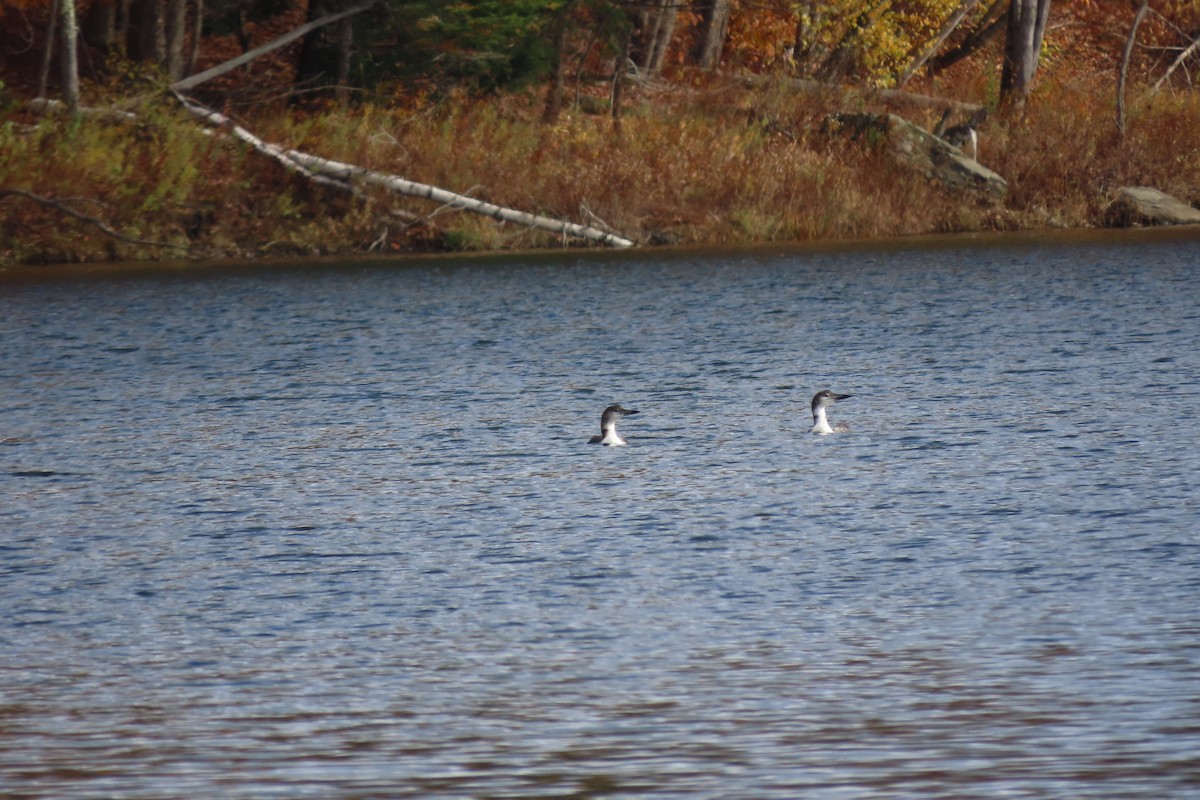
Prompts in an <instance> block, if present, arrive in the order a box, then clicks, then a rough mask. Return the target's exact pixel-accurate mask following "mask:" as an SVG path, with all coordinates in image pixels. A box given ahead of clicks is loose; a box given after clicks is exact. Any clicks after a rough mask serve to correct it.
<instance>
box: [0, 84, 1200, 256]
mask: <svg viewBox="0 0 1200 800" xmlns="http://www.w3.org/2000/svg"><path fill="white" fill-rule="evenodd" d="M1112 92H1113V89H1112V80H1111V76H1108V75H1102V76H1097V77H1095V78H1090V79H1086V78H1085V79H1075V80H1072V81H1070V82H1061V83H1053V82H1051V83H1048V84H1046V85H1043V86H1041V87H1039V90H1038V92H1037V93H1036V94H1035V95H1034V97H1033V99H1032V101H1031V102H1030V104H1029V106H1028V107H1027V108H1026V110H1025V114H1024V115H1023V116H1022V117H1020V118H1011V117H1010V118H1006V117H1003V116H1001V117H994V118H993V119H992V120H991V121H989V122H988V124H987V126H986V127H985V128H984V129H983V130H982V140H981V146H980V161H981V162H983V163H984V164H985V165H987V166H988V167H989V168H991V169H993V170H995V171H996V172H998V173H999V174H1001V175H1002V176H1004V177H1005V178H1006V179H1007V180H1008V181H1009V196H1008V198H1007V199H1006V200H1005V201H1004V202H1003V203H1002V204H999V205H997V204H992V203H988V202H986V201H984V200H982V199H979V198H976V197H973V196H971V195H963V194H958V193H954V192H951V191H949V190H946V189H945V188H943V187H941V186H939V185H936V184H932V183H929V182H928V181H927V180H926V179H925V178H924V177H922V176H921V175H919V174H917V173H915V172H912V171H910V170H908V169H906V168H903V167H899V166H895V165H893V164H892V163H891V162H890V161H889V160H888V159H887V157H886V156H885V155H884V154H882V153H879V152H876V151H874V150H872V149H871V148H869V147H866V148H864V146H862V145H861V144H858V143H853V142H849V141H846V140H844V139H841V138H830V137H829V136H826V135H825V134H823V133H822V132H821V121H822V120H823V119H824V117H825V116H826V115H827V114H828V113H830V112H833V111H840V110H846V109H845V107H844V106H843V105H840V104H838V103H837V102H835V101H833V100H832V99H829V98H826V99H814V98H813V97H812V96H811V95H797V94H794V93H791V92H788V91H786V90H785V89H784V88H783V87H782V86H781V85H780V86H771V85H767V86H764V87H761V88H758V89H754V90H747V89H745V88H744V87H741V86H738V85H735V84H732V83H719V82H718V83H709V84H706V85H704V86H702V87H681V86H674V87H665V88H661V89H658V90H655V91H651V90H642V91H641V92H639V93H636V94H635V95H634V96H633V97H632V98H631V99H630V101H629V104H628V106H627V108H626V111H625V114H624V116H623V120H622V123H621V125H620V128H619V130H615V129H614V126H613V123H612V120H611V119H610V118H609V117H608V116H606V115H604V114H592V113H585V112H584V111H582V110H579V109H574V110H568V111H567V112H565V113H564V114H563V116H562V117H561V118H560V120H559V121H558V122H557V123H555V124H553V125H546V124H543V123H541V122H540V115H541V112H542V106H541V99H540V96H538V95H536V94H510V95H504V96H498V97H492V98H489V99H486V100H478V99H469V98H466V97H461V98H457V99H456V98H451V99H448V100H442V101H440V102H439V103H437V104H431V105H427V106H419V107H407V108H384V107H379V106H374V105H360V106H357V107H353V108H351V109H349V110H347V111H344V112H340V111H328V112H322V113H311V112H310V113H303V114H301V113H297V112H292V111H289V110H288V109H287V108H286V107H284V106H282V105H281V106H279V107H274V108H272V107H260V108H258V109H256V110H254V111H252V112H241V113H239V114H237V117H238V120H239V121H240V122H241V123H242V124H244V125H245V126H246V127H248V128H249V129H250V130H252V131H253V132H255V133H256V134H257V135H259V136H260V137H262V138H264V139H266V140H268V141H271V142H274V143H277V144H281V145H284V146H287V147H293V148H297V149H300V150H304V151H306V152H309V153H313V154H316V155H320V156H324V157H327V158H332V159H336V160H339V161H346V162H351V163H355V164H358V165H361V166H365V167H370V168H372V169H375V170H379V171H383V172H389V173H395V174H397V175H401V176H403V177H406V178H409V179H411V180H416V181H421V182H425V183H429V184H433V185H436V186H440V187H443V188H447V189H450V190H453V191H457V192H461V193H464V194H468V195H471V196H473V197H477V198H480V199H485V200H488V201H490V202H493V203H496V204H499V205H502V206H508V207H512V208H517V209H521V210H525V211H532V212H536V213H541V214H545V215H549V216H554V217H559V218H563V219H569V220H572V221H576V222H582V223H593V222H595V221H596V220H602V221H603V222H604V223H606V224H607V225H609V226H611V227H612V228H613V229H615V230H616V231H618V232H620V233H621V234H623V235H625V236H627V237H630V238H634V239H636V240H638V241H640V242H678V243H709V244H716V243H730V242H760V241H784V240H813V239H854V238H864V237H880V236H892V235H911V234H920V233H938V232H952V231H981V230H1019V229H1034V228H1047V227H1089V226H1095V225H1098V224H1100V222H1101V220H1102V216H1103V210H1104V208H1105V206H1106V204H1107V203H1108V201H1109V200H1110V199H1111V197H1112V194H1113V191H1114V190H1115V189H1116V188H1117V187H1119V186H1123V185H1150V186H1154V187H1156V188H1159V189H1162V190H1163V191H1166V192H1169V193H1173V194H1176V195H1177V196H1179V197H1181V198H1182V199H1185V200H1188V201H1195V200H1197V199H1200V198H1198V196H1200V140H1197V139H1196V138H1195V137H1181V136H1180V135H1179V132H1180V131H1189V130H1190V131H1194V130H1198V129H1200V98H1197V97H1196V96H1195V93H1190V94H1184V95H1172V94H1169V93H1165V92H1164V93H1160V94H1157V95H1153V96H1151V95H1149V94H1141V95H1140V96H1139V94H1138V92H1137V91H1136V90H1134V91H1132V92H1131V94H1130V97H1131V101H1132V102H1131V103H1130V111H1129V114H1128V121H1127V132H1126V135H1125V136H1124V137H1123V138H1122V137H1120V136H1118V135H1117V132H1116V129H1115V123H1114V112H1113V110H1112V105H1113V94H1112ZM853 110H857V109H853ZM905 115H906V116H908V117H910V118H911V119H913V121H915V122H917V123H918V124H922V125H924V126H926V127H930V128H931V127H933V125H934V123H935V122H936V121H937V120H936V115H935V112H933V111H930V112H916V113H913V112H906V114H905ZM0 188H2V189H7V190H16V191H21V192H28V193H30V194H33V195H37V196H39V197H42V198H46V199H53V200H55V201H57V202H58V203H59V204H60V205H59V206H54V205H49V204H45V203H41V202H37V201H36V200H34V199H31V198H29V197H26V196H19V195H9V196H7V197H4V198H2V199H0V261H2V262H6V263H42V262H74V261H100V260H139V259H161V258H179V257H181V256H185V257H189V258H221V257H259V256H281V255H307V254H332V253H363V252H368V251H371V252H381V251H382V252H410V251H428V250H448V249H449V250H453V249H461V250H496V249H505V248H530V247H559V246H561V245H562V242H561V241H560V240H559V238H558V237H557V236H554V235H549V234H545V233H538V232H534V231H529V230H526V229H522V228H518V227H515V226H513V225H501V224H498V223H497V222H495V221H493V220H491V219H488V218H484V217H479V216H476V215H471V214H468V213H464V212H459V211H453V210H450V209H444V208H441V209H439V208H438V207H437V206H436V205H435V204H432V203H429V202H428V201H424V200H418V199H412V198H397V197H395V196H392V195H388V194H386V193H383V192H380V191H377V190H371V189H365V190H364V194H363V196H361V197H358V198H355V197H351V196H349V195H346V194H344V193H340V192H337V191H334V190H331V189H327V188H324V187H321V186H317V185H315V184H313V183H311V182H310V181H308V180H307V179H305V178H303V177H300V176H297V175H294V174H291V173H288V172H286V171H285V170H284V169H283V168H281V167H280V166H279V165H278V164H276V163H275V162H273V161H271V160H269V159H267V158H265V157H264V156H262V155H261V154H258V153H255V152H254V151H252V150H250V149H248V148H247V147H246V146H244V145H241V144H238V143H236V142H234V141H232V140H231V139H229V138H228V137H225V136H216V135H212V134H211V132H209V131H205V130H204V129H202V127H201V126H199V125H198V124H197V122H196V121H195V119H193V118H191V117H188V116H187V115H186V114H184V113H183V112H182V111H181V110H179V109H178V108H177V107H174V106H173V105H171V104H170V103H168V102H163V103H162V104H160V105H158V106H143V107H141V108H139V110H138V117H137V119H136V121H133V122H129V121H124V122H120V121H112V120H104V119H96V118H86V117H85V118H75V119H72V118H69V117H66V116H49V117H34V116H31V115H28V114H25V113H16V114H12V115H11V116H10V119H9V121H8V122H6V123H4V124H3V125H2V126H0ZM64 207H66V208H69V209H71V210H73V211H76V212H78V213H79V214H82V215H84V216H86V217H89V218H93V219H94V220H95V221H101V222H103V224H104V225H106V226H107V228H108V229H109V231H110V232H105V231H104V230H102V229H101V228H100V227H98V226H97V225H96V224H94V223H93V222H92V221H89V220H85V219H80V218H77V217H72V216H69V215H68V214H66V213H65V212H64ZM112 233H116V234H119V235H120V236H121V237H124V238H123V239H122V238H117V237H116V236H114V235H112ZM126 240H138V242H140V243H134V242H130V241H126ZM148 242H153V243H157V244H149V243H148Z"/></svg>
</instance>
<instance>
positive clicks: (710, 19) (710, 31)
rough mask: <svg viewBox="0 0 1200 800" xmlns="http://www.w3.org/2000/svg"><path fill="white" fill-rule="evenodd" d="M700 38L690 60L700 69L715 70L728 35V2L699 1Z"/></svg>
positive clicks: (717, 0) (725, 0) (727, 0)
mask: <svg viewBox="0 0 1200 800" xmlns="http://www.w3.org/2000/svg"><path fill="white" fill-rule="evenodd" d="M697 10H698V11H700V13H701V15H702V16H701V18H700V38H699V41H697V42H696V49H695V51H694V52H693V55H692V60H693V61H694V62H695V64H696V65H697V66H699V67H700V68H702V69H716V68H717V67H718V66H720V64H721V51H722V50H723V49H724V48H725V37H726V35H727V34H728V33H729V13H730V0H701V2H700V7H699V8H698V9H697Z"/></svg>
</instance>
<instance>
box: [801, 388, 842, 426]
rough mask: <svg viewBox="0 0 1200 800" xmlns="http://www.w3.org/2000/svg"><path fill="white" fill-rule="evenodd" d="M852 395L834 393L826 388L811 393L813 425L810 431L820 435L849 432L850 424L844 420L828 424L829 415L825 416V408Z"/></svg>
mask: <svg viewBox="0 0 1200 800" xmlns="http://www.w3.org/2000/svg"><path fill="white" fill-rule="evenodd" d="M850 397H852V395H848V394H834V393H833V392H831V391H829V390H828V389H822V390H821V391H819V392H817V393H816V394H815V395H813V399H812V415H813V426H812V430H811V431H809V432H810V433H819V434H821V435H822V436H824V435H825V434H828V433H849V432H850V426H849V425H847V424H846V423H844V422H838V423H836V424H834V425H830V424H829V417H827V416H825V409H826V408H827V407H828V406H831V405H833V404H834V403H836V402H837V401H838V400H846V399H848V398H850Z"/></svg>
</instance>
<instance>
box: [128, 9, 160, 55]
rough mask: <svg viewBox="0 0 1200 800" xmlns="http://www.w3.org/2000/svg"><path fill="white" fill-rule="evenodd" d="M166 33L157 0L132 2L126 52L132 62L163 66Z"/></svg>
mask: <svg viewBox="0 0 1200 800" xmlns="http://www.w3.org/2000/svg"><path fill="white" fill-rule="evenodd" d="M166 49H167V48H166V31H165V29H164V20H163V10H162V6H161V4H160V2H159V0H133V2H132V3H130V6H129V36H128V39H127V42H126V51H127V52H128V53H129V58H130V59H132V60H133V61H141V62H143V63H151V64H163V63H164V62H165V61H166Z"/></svg>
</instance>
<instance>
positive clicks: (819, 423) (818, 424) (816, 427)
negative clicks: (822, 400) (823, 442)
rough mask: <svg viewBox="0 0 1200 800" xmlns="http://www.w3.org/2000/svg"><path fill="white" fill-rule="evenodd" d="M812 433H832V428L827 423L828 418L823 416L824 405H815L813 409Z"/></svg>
mask: <svg viewBox="0 0 1200 800" xmlns="http://www.w3.org/2000/svg"><path fill="white" fill-rule="evenodd" d="M812 432H813V433H822V434H825V433H833V428H831V427H830V425H829V418H828V417H826V416H825V406H817V408H816V410H815V411H813V426H812Z"/></svg>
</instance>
